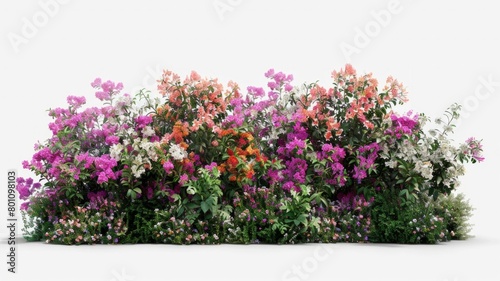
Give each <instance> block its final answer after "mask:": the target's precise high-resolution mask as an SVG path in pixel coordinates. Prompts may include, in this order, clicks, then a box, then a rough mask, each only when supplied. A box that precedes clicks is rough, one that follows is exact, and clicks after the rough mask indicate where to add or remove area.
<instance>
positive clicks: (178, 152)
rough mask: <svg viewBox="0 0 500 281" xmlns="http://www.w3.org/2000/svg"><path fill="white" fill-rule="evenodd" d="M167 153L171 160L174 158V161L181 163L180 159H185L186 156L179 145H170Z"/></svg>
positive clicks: (185, 152)
mask: <svg viewBox="0 0 500 281" xmlns="http://www.w3.org/2000/svg"><path fill="white" fill-rule="evenodd" d="M168 153H170V156H172V158H174V160H177V161H181V160H182V159H184V158H187V156H188V153H187V151H186V150H185V149H184V148H182V147H181V146H180V145H178V144H175V143H174V144H171V145H170V148H169V149H168Z"/></svg>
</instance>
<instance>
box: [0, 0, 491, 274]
mask: <svg viewBox="0 0 500 281" xmlns="http://www.w3.org/2000/svg"><path fill="white" fill-rule="evenodd" d="M48 2H51V1H49V0H40V1H15V0H8V1H1V4H0V22H1V25H0V34H1V37H0V50H1V51H0V65H1V66H0V71H1V75H0V82H1V83H0V86H1V88H0V89H1V91H2V93H1V97H2V101H1V106H2V108H1V110H0V120H1V121H0V122H2V123H1V124H2V126H1V128H2V135H1V136H2V142H3V143H2V145H1V146H0V149H1V150H0V155H1V161H0V182H1V184H0V185H1V186H2V188H1V190H3V191H2V192H1V194H0V195H1V196H0V198H1V200H0V210H1V218H2V221H3V223H2V224H1V225H4V223H6V213H7V212H6V209H7V208H6V201H7V191H6V185H7V183H6V173H7V170H8V169H17V170H18V172H19V174H20V175H21V176H23V175H28V174H27V172H26V171H23V170H22V167H21V162H22V160H27V159H30V158H31V155H32V153H33V144H34V143H35V142H36V141H37V140H45V139H46V138H47V137H49V136H50V132H49V130H48V127H47V124H48V122H49V121H50V119H49V117H48V116H47V112H46V110H47V109H48V108H54V107H59V106H65V102H66V96H67V95H69V94H72V95H84V96H86V97H87V100H88V101H89V104H93V103H94V101H95V99H94V98H93V91H92V89H91V87H90V85H89V83H90V82H91V81H93V80H94V78H96V77H101V78H103V79H105V80H107V79H111V80H114V81H117V82H118V81H121V82H123V83H124V84H125V87H126V90H127V91H133V90H134V89H138V88H141V87H147V88H150V89H152V90H154V89H155V85H154V79H158V78H159V75H160V73H161V72H160V71H161V69H164V68H166V69H170V70H173V71H175V72H177V73H179V74H180V75H181V76H185V75H187V74H189V72H190V71H191V70H196V71H198V72H199V73H200V74H201V75H202V76H206V77H218V78H219V79H220V80H221V81H223V82H224V83H225V82H228V81H229V80H234V81H236V82H238V83H239V84H240V86H241V87H242V88H243V89H244V88H246V86H249V85H261V86H264V83H265V79H264V77H263V73H264V72H265V71H267V70H268V69H269V68H275V69H276V70H281V71H284V72H286V73H292V74H294V77H295V81H296V83H297V84H300V83H302V82H313V81H316V80H319V82H320V83H321V84H323V85H325V86H329V85H330V83H331V80H330V73H331V71H333V70H338V69H340V68H341V67H343V66H344V65H345V63H346V62H350V63H352V64H353V66H354V67H355V68H356V69H357V71H358V73H368V72H373V74H374V76H375V77H377V78H378V79H379V81H380V82H381V83H382V82H384V81H385V78H386V77H387V76H388V75H393V76H394V77H395V78H397V79H399V80H400V81H402V82H404V84H405V85H406V86H407V89H408V90H409V93H410V96H409V97H410V102H409V103H408V104H407V105H406V106H405V107H401V108H400V110H401V112H403V111H404V110H407V109H413V110H414V111H416V112H424V113H426V114H428V115H430V116H431V117H438V116H439V115H440V114H441V113H442V112H443V111H444V110H445V109H446V108H447V107H448V106H449V105H451V104H452V103H454V102H458V103H461V104H463V105H464V108H465V110H464V111H465V112H464V115H467V117H466V118H463V119H462V120H461V123H460V125H459V126H458V127H457V129H456V134H455V135H454V139H455V140H456V141H460V142H461V141H464V140H465V139H466V138H467V137H469V136H475V137H476V138H479V139H483V140H484V150H485V153H484V154H485V156H486V161H485V162H484V163H481V164H479V165H468V166H467V174H466V176H464V177H463V178H462V186H461V187H460V188H459V192H463V193H465V194H466V196H467V197H468V198H469V199H470V202H471V203H472V204H473V205H474V207H475V208H476V210H475V213H474V214H475V216H474V217H473V219H472V222H473V223H474V224H475V227H474V231H473V234H474V235H475V236H476V237H475V238H474V239H471V240H468V241H465V242H452V243H446V244H442V245H435V246H403V245H349V244H341V245H340V244H336V245H328V246H326V247H327V249H328V250H329V251H330V252H327V251H326V250H325V249H324V248H319V246H318V245H296V246H235V245H223V246H215V247H212V246H210V247H207V246H205V247H203V246H189V247H177V246H168V245H126V246H80V247H65V246H54V245H45V244H41V243H27V244H26V243H23V244H20V245H19V246H18V249H19V250H18V261H19V263H18V271H19V273H17V274H16V275H12V274H7V273H6V272H7V265H6V263H5V262H4V259H5V261H6V257H5V255H6V254H7V245H6V243H5V237H6V236H7V231H6V228H5V227H4V226H2V227H1V233H2V241H3V244H2V246H1V253H0V254H1V256H2V257H4V258H1V259H0V261H1V262H0V264H2V265H1V266H0V271H1V272H2V273H1V275H2V276H6V277H8V278H9V280H11V279H12V280H71V279H74V280H106V281H108V280H109V281H111V280H117V281H118V280H127V281H128V280H134V281H139V280H182V279H199V280H203V279H205V280H216V279H217V280H239V279H244V280H287V278H288V280H326V279H328V280H499V278H500V273H498V270H496V267H497V264H496V263H495V262H494V261H495V260H498V250H499V249H500V248H499V245H500V244H499V239H498V238H497V237H498V230H499V226H498V221H499V220H498V210H499V207H498V201H499V196H500V192H499V186H498V178H496V177H497V176H498V171H497V169H496V168H497V167H499V164H500V163H499V160H498V154H499V150H498V149H497V147H496V145H498V143H499V142H500V139H499V137H498V125H497V116H496V114H498V108H497V105H498V102H499V96H500V68H499V62H500V55H499V54H498V51H499V50H500V33H499V32H498V27H499V26H500V17H498V9H497V8H496V5H495V4H494V3H495V2H494V1H474V2H473V1H468V2H467V4H464V2H465V1H462V2H459V1H439V2H438V1H418V2H416V1H413V2H410V1H396V2H394V3H393V4H389V3H391V1H389V0H377V1H368V0H366V1H335V2H334V1H326V0H325V1H319V0H318V1H312V0H309V1H298V0H288V1H285V0H279V1H276V0H273V1H270V0H265V1H264V0H253V1H246V0H217V1H215V0H205V1H202V0H192V1H152V0H146V1H118V0H113V1H94V0H92V1H90V0H87V1H77V0H66V1H64V3H63V1H59V2H54V1H52V4H54V3H56V5H52V6H50V7H49V8H50V9H47V8H45V9H44V8H43V6H44V5H43V3H48ZM391 5H393V6H391ZM216 7H218V8H219V9H220V10H217V9H216ZM388 7H389V8H388ZM382 10H385V12H381V11H382ZM377 15H379V16H377ZM380 15H385V16H380ZM387 15H390V17H387ZM377 18H378V20H377ZM31 24H33V26H31V28H30V25H31ZM361 33H363V34H364V35H362V34H361ZM364 36H366V37H364ZM363 39H364V40H363ZM348 45H349V46H351V50H354V51H355V53H353V54H351V55H346V53H345V52H344V51H343V50H342V46H344V48H347V47H346V46H348ZM482 81H483V82H482ZM484 81H490V83H486V84H488V85H489V87H486V86H485V83H484ZM496 81H498V82H496ZM314 253H316V254H317V255H316V258H314V257H315V255H314ZM318 257H320V259H318ZM294 265H296V266H297V267H301V270H302V273H303V274H302V275H298V274H297V273H295V274H293V273H288V274H289V275H287V272H288V271H289V270H290V272H291V270H293V267H294ZM295 272H297V271H295ZM294 278H295V279H294ZM2 280H5V279H3V277H2Z"/></svg>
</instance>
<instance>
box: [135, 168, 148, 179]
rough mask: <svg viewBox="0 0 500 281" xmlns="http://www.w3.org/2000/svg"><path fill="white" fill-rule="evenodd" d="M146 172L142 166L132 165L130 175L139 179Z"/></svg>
mask: <svg viewBox="0 0 500 281" xmlns="http://www.w3.org/2000/svg"><path fill="white" fill-rule="evenodd" d="M145 172H146V169H144V165H140V166H138V165H132V173H133V174H134V177H136V178H140V177H141V175H142V174H144V173H145Z"/></svg>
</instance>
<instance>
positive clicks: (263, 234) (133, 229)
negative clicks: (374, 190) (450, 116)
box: [24, 194, 473, 245]
mask: <svg viewBox="0 0 500 281" xmlns="http://www.w3.org/2000/svg"><path fill="white" fill-rule="evenodd" d="M387 198H390V197H389V196H388V195H387V194H384V196H383V197H382V196H380V197H379V198H378V199H375V200H374V202H372V203H370V204H369V205H368V206H363V205H364V203H365V202H366V201H363V200H361V204H358V205H357V206H356V204H355V203H354V204H353V205H351V206H342V207H339V206H337V207H335V208H332V210H331V211H330V212H325V213H322V212H318V211H317V210H315V209H314V208H313V209H312V210H311V212H310V215H309V217H308V218H306V222H307V223H306V224H298V225H297V224H295V223H294V222H289V223H288V224H287V223H282V224H280V223H279V221H280V220H283V219H282V218H280V217H278V215H276V216H274V218H273V219H271V220H274V222H269V223H268V222H267V221H266V222H263V220H264V217H268V214H265V212H264V213H259V210H254V209H252V208H246V207H244V206H241V207H240V208H236V209H235V210H234V211H233V212H229V213H227V214H224V215H221V216H219V217H213V218H210V219H206V220H199V219H198V218H197V219H193V217H196V215H195V214H194V213H191V216H190V214H185V215H183V216H180V217H176V216H175V214H176V212H177V211H178V210H176V209H175V208H171V209H170V210H159V209H158V208H156V206H158V205H160V203H161V202H155V201H154V200H153V201H151V200H149V201H145V200H137V201H135V202H133V203H132V204H130V205H129V206H127V207H124V208H121V209H120V211H118V210H112V209H110V208H106V207H104V206H103V207H101V208H99V209H98V210H92V211H89V210H87V211H85V212H82V211H80V212H79V211H78V210H76V211H75V212H72V213H68V214H67V217H66V218H64V219H61V220H60V222H59V223H56V224H54V223H48V222H47V218H45V219H43V218H42V219H40V218H39V219H36V218H33V217H29V216H24V219H25V223H26V228H25V238H26V239H27V240H28V241H46V242H47V243H54V244H68V245H71V244H140V243H159V244H185V245H187V244H203V245H209V244H296V243H318V242H321V243H337V242H351V243H403V244H435V243H438V242H445V241H450V240H465V239H467V238H469V237H470V236H469V232H470V230H471V225H470V224H469V223H468V220H469V218H470V217H471V216H472V210H473V209H472V207H471V206H470V205H469V202H468V201H467V200H465V198H464V195H463V194H458V195H453V194H451V195H448V196H445V195H441V196H439V197H438V198H437V200H434V199H432V198H429V197H422V198H420V199H419V200H418V201H415V202H407V203H406V204H404V206H402V205H401V204H398V203H397V202H395V201H394V202H391V201H390V200H387ZM397 198H398V197H397V196H394V199H395V200H397ZM359 199H360V198H359V197H357V200H359ZM355 200H356V199H355ZM355 200H354V201H355ZM351 203H352V202H351ZM340 208H342V210H340ZM83 209H84V208H80V210H83ZM227 209H231V208H227ZM103 214H104V215H103ZM249 214H250V215H253V216H254V217H255V218H256V219H255V220H251V221H249V220H248V215H249ZM102 218H104V219H102ZM106 218H107V220H106ZM276 222H278V223H276ZM110 226H111V227H110ZM117 230H118V231H117ZM79 237H80V238H79Z"/></svg>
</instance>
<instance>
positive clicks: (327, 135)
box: [325, 131, 332, 140]
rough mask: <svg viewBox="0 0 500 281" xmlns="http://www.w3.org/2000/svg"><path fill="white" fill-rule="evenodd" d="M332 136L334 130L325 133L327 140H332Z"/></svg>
mask: <svg viewBox="0 0 500 281" xmlns="http://www.w3.org/2000/svg"><path fill="white" fill-rule="evenodd" d="M331 138H332V132H331V131H327V132H326V133H325V139H326V140H330V139H331Z"/></svg>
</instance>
